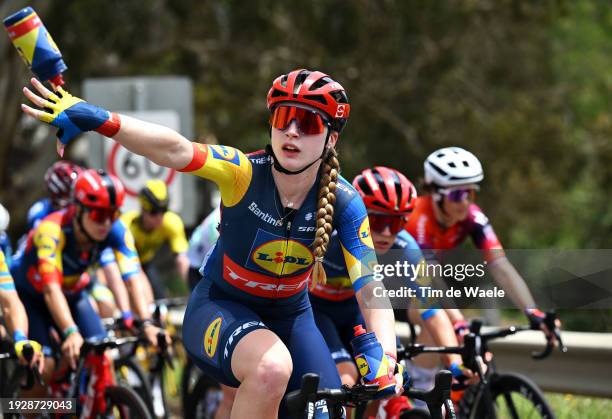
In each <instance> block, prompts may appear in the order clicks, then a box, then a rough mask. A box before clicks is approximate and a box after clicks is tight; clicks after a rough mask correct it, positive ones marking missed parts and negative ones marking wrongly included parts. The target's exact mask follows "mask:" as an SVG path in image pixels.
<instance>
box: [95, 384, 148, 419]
mask: <svg viewBox="0 0 612 419" xmlns="http://www.w3.org/2000/svg"><path fill="white" fill-rule="evenodd" d="M105 394H106V399H107V403H108V406H107V409H106V412H105V415H104V417H109V418H111V417H112V418H121V419H151V414H150V413H149V410H148V409H147V407H146V406H145V403H144V402H143V401H142V399H141V398H140V397H139V396H138V394H137V393H136V392H135V391H134V390H132V389H131V388H128V387H123V386H110V387H107V388H106V391H105Z"/></svg>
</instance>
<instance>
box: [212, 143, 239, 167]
mask: <svg viewBox="0 0 612 419" xmlns="http://www.w3.org/2000/svg"><path fill="white" fill-rule="evenodd" d="M209 147H210V149H211V151H212V155H213V158H215V159H217V160H225V161H227V162H229V163H233V164H235V165H236V166H240V155H239V154H238V153H236V149H235V148H232V147H226V146H224V145H211V146H209Z"/></svg>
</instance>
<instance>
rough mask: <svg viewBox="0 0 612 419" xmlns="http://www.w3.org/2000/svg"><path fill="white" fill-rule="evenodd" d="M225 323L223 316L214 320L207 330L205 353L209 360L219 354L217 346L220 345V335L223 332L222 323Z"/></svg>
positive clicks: (205, 334)
mask: <svg viewBox="0 0 612 419" xmlns="http://www.w3.org/2000/svg"><path fill="white" fill-rule="evenodd" d="M222 322H223V318H222V317H221V316H219V317H217V318H216V319H214V320H213V321H212V322H211V323H210V324H209V325H208V328H207V329H206V332H205V333H204V342H203V344H204V352H206V355H208V357H209V358H212V357H214V356H215V353H216V352H217V344H218V343H219V333H220V331H221V323H222Z"/></svg>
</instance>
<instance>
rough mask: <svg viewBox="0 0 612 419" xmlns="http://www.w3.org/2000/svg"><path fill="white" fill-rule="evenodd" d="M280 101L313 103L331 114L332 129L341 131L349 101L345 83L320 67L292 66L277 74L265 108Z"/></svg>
mask: <svg viewBox="0 0 612 419" xmlns="http://www.w3.org/2000/svg"><path fill="white" fill-rule="evenodd" d="M282 102H298V103H303V104H305V105H309V106H312V107H314V108H316V109H318V110H320V111H322V112H323V113H324V114H325V115H327V116H328V117H329V118H330V123H331V125H332V129H333V130H335V131H338V132H340V131H342V128H344V125H345V124H346V120H347V119H348V117H349V113H350V110H351V105H349V103H348V97H347V95H346V91H345V90H344V87H342V86H341V85H340V83H338V82H336V81H334V80H333V79H332V78H331V77H329V76H328V75H327V74H325V73H321V72H320V71H308V70H304V69H299V70H294V71H292V72H291V73H289V74H284V75H282V76H279V77H277V78H276V80H274V82H273V83H272V87H271V88H270V91H269V92H268V109H269V110H270V111H273V110H274V107H275V106H276V105H278V104H279V103H282Z"/></svg>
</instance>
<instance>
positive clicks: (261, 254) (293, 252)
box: [251, 240, 313, 275]
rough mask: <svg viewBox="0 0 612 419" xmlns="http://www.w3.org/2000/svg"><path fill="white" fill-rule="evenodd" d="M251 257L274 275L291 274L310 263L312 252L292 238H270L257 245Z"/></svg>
mask: <svg viewBox="0 0 612 419" xmlns="http://www.w3.org/2000/svg"><path fill="white" fill-rule="evenodd" d="M251 259H252V261H253V262H255V263H256V264H257V266H259V267H260V268H262V269H264V270H266V271H268V272H271V273H273V274H275V275H291V274H293V273H294V272H296V271H299V270H301V269H304V268H307V267H309V266H310V265H311V264H312V260H313V258H312V252H311V251H310V249H309V248H308V247H306V246H305V245H303V244H302V243H300V242H297V241H294V240H272V241H269V242H266V243H264V244H262V245H260V246H259V247H257V248H256V249H255V250H254V251H253V253H252V254H251Z"/></svg>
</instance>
